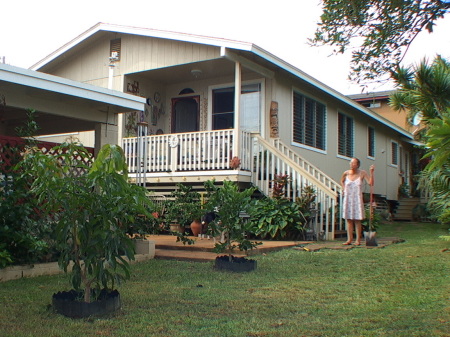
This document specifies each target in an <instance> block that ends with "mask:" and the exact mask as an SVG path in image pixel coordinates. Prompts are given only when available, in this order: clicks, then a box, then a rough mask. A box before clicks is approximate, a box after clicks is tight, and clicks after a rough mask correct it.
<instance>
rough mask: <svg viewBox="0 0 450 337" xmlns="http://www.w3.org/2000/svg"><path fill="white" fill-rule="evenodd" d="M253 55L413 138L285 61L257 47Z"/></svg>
mask: <svg viewBox="0 0 450 337" xmlns="http://www.w3.org/2000/svg"><path fill="white" fill-rule="evenodd" d="M251 51H252V52H253V53H254V54H256V55H258V56H260V57H262V58H264V59H266V60H268V61H269V62H271V63H273V64H275V65H276V66H278V67H280V68H281V69H284V70H286V71H287V72H290V73H291V74H293V75H295V76H296V77H298V78H300V79H302V80H304V81H306V82H308V83H310V84H312V85H313V86H315V87H317V88H319V89H320V90H322V91H324V92H326V93H327V94H329V95H331V96H333V97H335V98H336V99H338V100H340V101H342V102H344V103H346V104H347V105H350V106H351V107H353V108H355V109H356V110H359V111H360V112H362V113H363V114H365V115H367V116H369V117H370V118H372V119H375V120H376V121H378V122H380V123H382V124H384V125H386V126H387V127H389V128H391V129H393V130H395V131H396V132H398V133H400V134H401V135H403V136H405V137H406V138H408V139H413V138H414V137H413V136H412V135H411V134H410V133H408V132H407V131H405V130H403V129H402V128H400V127H399V126H397V125H395V124H394V123H392V122H390V121H388V120H387V119H385V118H384V117H382V116H380V115H377V114H375V113H374V112H372V111H370V110H369V109H367V108H365V107H364V106H362V105H360V104H359V103H357V102H355V101H354V100H352V99H350V98H348V97H347V96H345V95H343V94H341V93H340V92H338V91H336V90H334V89H333V88H330V87H329V86H327V85H326V84H324V83H322V82H320V81H318V80H317V79H315V78H314V77H312V76H310V75H308V74H307V73H305V72H303V71H301V70H300V69H298V68H296V67H294V66H293V65H291V64H289V63H287V62H286V61H284V60H282V59H280V58H279V57H277V56H275V55H273V54H271V53H269V52H267V51H266V50H264V49H262V48H260V47H258V46H257V45H253V46H252V50H251Z"/></svg>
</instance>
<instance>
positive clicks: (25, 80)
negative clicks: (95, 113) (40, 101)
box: [0, 64, 145, 111]
mask: <svg viewBox="0 0 450 337" xmlns="http://www.w3.org/2000/svg"><path fill="white" fill-rule="evenodd" d="M0 78H1V79H2V81H6V82H11V83H15V84H19V85H24V86H28V87H34V88H39V89H45V90H48V91H52V92H57V93H61V94H64V95H70V96H74V97H81V98H85V99H88V100H92V101H98V102H103V103H106V104H110V105H115V106H120V107H123V108H124V109H126V110H130V111H132V110H143V107H144V104H145V99H144V98H142V97H138V96H134V95H130V94H126V93H123V92H120V91H115V90H109V89H105V88H102V87H97V86H94V85H90V84H85V83H80V82H76V81H72V80H68V79H65V78H62V77H58V76H53V75H49V74H44V73H41V72H37V71H34V70H30V69H23V68H19V67H14V66H10V65H6V64H0Z"/></svg>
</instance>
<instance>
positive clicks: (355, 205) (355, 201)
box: [342, 177, 365, 220]
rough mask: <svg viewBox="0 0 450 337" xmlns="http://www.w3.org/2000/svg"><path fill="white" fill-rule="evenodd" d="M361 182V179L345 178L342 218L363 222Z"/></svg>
mask: <svg viewBox="0 0 450 337" xmlns="http://www.w3.org/2000/svg"><path fill="white" fill-rule="evenodd" d="M362 189H363V180H361V177H358V178H356V179H355V180H350V179H348V177H346V178H345V186H344V201H343V207H342V217H343V218H344V219H350V220H363V219H364V218H365V214H364V202H363V198H362Z"/></svg>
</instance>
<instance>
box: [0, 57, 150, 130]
mask: <svg viewBox="0 0 450 337" xmlns="http://www.w3.org/2000/svg"><path fill="white" fill-rule="evenodd" d="M144 104H145V99H144V98H142V97H138V96H134V95H130V94H126V93H123V92H119V91H114V90H109V89H105V88H101V87H97V86H93V85H90V84H85V83H80V82H76V81H72V80H68V79H65V78H61V77H57V76H53V75H48V74H45V73H41V72H37V71H33V70H29V69H23V68H18V67H14V66H10V65H6V64H0V122H2V123H7V128H8V129H9V130H12V129H13V128H14V127H16V126H18V125H20V124H21V123H23V120H24V118H25V110H26V109H35V110H36V111H38V112H39V114H40V115H41V117H42V121H50V120H52V121H53V123H52V124H53V125H54V126H53V127H51V128H49V127H45V125H42V121H40V123H39V124H40V126H42V127H43V130H42V131H43V132H44V133H47V132H49V133H54V132H68V131H73V130H72V129H76V128H78V130H76V131H83V130H93V126H94V125H95V123H104V122H108V114H109V115H112V114H117V113H123V112H129V111H136V110H139V111H142V110H143V109H144ZM55 121H57V123H55Z"/></svg>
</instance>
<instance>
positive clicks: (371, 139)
mask: <svg viewBox="0 0 450 337" xmlns="http://www.w3.org/2000/svg"><path fill="white" fill-rule="evenodd" d="M367 143H368V149H367V155H368V156H369V157H372V158H375V129H374V128H373V127H370V126H369V127H368V128H367Z"/></svg>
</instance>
